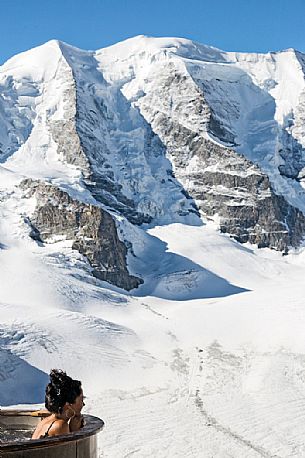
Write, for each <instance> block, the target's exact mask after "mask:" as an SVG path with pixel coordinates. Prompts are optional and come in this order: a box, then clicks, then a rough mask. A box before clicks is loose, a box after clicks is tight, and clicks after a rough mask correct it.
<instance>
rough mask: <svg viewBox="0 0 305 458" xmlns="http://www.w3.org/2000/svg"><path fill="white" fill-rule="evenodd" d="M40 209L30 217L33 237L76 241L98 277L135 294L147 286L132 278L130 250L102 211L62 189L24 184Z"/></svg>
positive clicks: (110, 217)
mask: <svg viewBox="0 0 305 458" xmlns="http://www.w3.org/2000/svg"><path fill="white" fill-rule="evenodd" d="M20 186H21V187H22V189H23V190H24V191H25V195H26V196H27V197H30V196H35V198H36V200H37V205H36V208H35V212H34V214H33V215H31V216H30V218H29V220H30V224H31V226H32V234H31V236H32V237H33V238H34V239H36V240H41V241H43V242H47V241H48V239H49V238H50V237H52V236H54V235H61V236H64V237H65V238H66V239H71V240H72V241H73V245H72V248H73V249H75V250H78V251H79V252H80V253H81V254H82V255H84V256H85V257H86V258H87V259H88V261H89V263H90V265H91V267H92V273H93V275H94V276H95V277H97V278H99V279H101V280H105V281H107V282H109V283H112V284H114V285H116V286H119V287H120V288H124V289H126V290H131V289H133V288H136V287H138V286H139V284H141V283H143V281H142V280H141V279H140V278H137V277H135V276H132V275H130V274H129V272H128V269H127V261H126V256H127V248H126V246H125V244H124V243H123V242H122V241H121V240H120V239H119V237H118V234H117V228H116V224H115V221H114V219H113V217H112V216H111V215H110V214H109V213H108V212H106V211H105V210H103V209H102V208H100V207H97V206H94V205H89V204H84V203H82V202H79V201H77V200H75V199H72V198H71V197H70V196H69V195H68V194H67V193H66V192H64V191H62V190H61V189H59V188H57V187H55V186H53V185H49V184H46V183H43V182H39V181H33V180H31V179H26V180H23V181H22V182H21V184H20Z"/></svg>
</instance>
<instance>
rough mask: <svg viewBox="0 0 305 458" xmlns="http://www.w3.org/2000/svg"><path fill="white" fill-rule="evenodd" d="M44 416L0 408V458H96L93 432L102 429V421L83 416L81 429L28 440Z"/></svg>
mask: <svg viewBox="0 0 305 458" xmlns="http://www.w3.org/2000/svg"><path fill="white" fill-rule="evenodd" d="M47 415H50V414H49V413H47V412H45V411H35V412H33V411H29V410H2V409H1V410H0V457H1V458H2V457H6V458H97V433H98V432H99V431H101V430H102V429H103V426H104V422H103V420H101V419H100V418H97V417H93V416H92V415H84V417H85V426H84V427H83V428H82V429H81V430H79V431H76V432H74V433H71V434H66V435H62V436H54V437H46V438H44V439H35V440H31V439H29V438H30V437H31V435H32V433H33V431H34V429H35V427H36V425H37V424H38V422H39V421H41V419H42V418H44V417H46V416H47ZM1 431H2V433H1ZM6 434H7V439H6V437H5V435H6ZM1 435H2V437H1ZM19 436H20V437H19Z"/></svg>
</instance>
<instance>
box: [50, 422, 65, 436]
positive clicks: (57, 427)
mask: <svg viewBox="0 0 305 458" xmlns="http://www.w3.org/2000/svg"><path fill="white" fill-rule="evenodd" d="M69 433H70V429H69V425H68V423H67V422H66V421H64V420H56V421H55V422H54V424H53V425H52V427H51V428H50V430H49V434H48V435H49V436H58V435H60V434H69Z"/></svg>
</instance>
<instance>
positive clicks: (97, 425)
mask: <svg viewBox="0 0 305 458" xmlns="http://www.w3.org/2000/svg"><path fill="white" fill-rule="evenodd" d="M49 415H51V413H50V412H47V411H46V410H41V411H37V410H35V411H33V410H25V409H20V410H18V409H17V410H16V409H15V410H12V409H0V423H1V417H18V416H22V417H26V416H28V417H36V418H37V417H41V418H44V417H47V416H49ZM83 416H84V418H85V420H86V424H85V426H84V427H83V428H81V429H80V430H79V431H75V432H73V433H69V434H62V435H60V436H53V437H46V438H42V439H28V440H21V441H14V442H12V441H11V442H0V456H1V453H2V452H4V451H5V452H13V451H17V450H21V449H22V450H25V449H33V448H46V447H55V446H59V445H63V444H66V443H68V442H76V441H79V440H81V439H85V438H87V437H91V436H94V435H96V434H97V433H99V432H100V431H101V430H102V429H103V428H104V425H105V423H104V421H103V420H101V419H100V418H98V417H95V416H94V415H88V414H84V415H83Z"/></svg>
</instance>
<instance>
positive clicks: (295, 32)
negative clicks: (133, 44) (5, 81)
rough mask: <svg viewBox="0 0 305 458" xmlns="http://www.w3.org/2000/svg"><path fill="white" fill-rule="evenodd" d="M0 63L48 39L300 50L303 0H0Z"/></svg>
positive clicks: (303, 45)
mask: <svg viewBox="0 0 305 458" xmlns="http://www.w3.org/2000/svg"><path fill="white" fill-rule="evenodd" d="M0 6H1V19H0V21H1V22H0V38H1V39H0V63H2V62H4V61H5V60H6V59H8V58H9V57H11V56H12V55H14V54H16V53H18V52H21V51H24V50H26V49H29V48H32V47H34V46H37V45H39V44H41V43H44V42H46V41H48V40H50V39H52V38H57V39H59V40H63V41H66V42H67V43H70V44H72V45H74V46H78V47H80V48H83V49H98V48H102V47H104V46H108V45H110V44H113V43H116V42H118V41H121V40H124V39H126V38H129V37H132V36H135V35H140V34H143V35H150V36H176V37H185V38H190V39H193V40H196V41H199V42H201V43H205V44H209V45H212V46H216V47H218V48H221V49H224V50H230V51H254V52H255V51H256V52H267V51H270V50H272V51H276V50H279V49H285V48H290V47H294V48H296V49H299V50H300V51H304V52H305V30H304V29H305V27H304V24H305V0H290V1H288V0H208V1H207V0H112V1H111V0H87V1H85V0H0Z"/></svg>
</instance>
